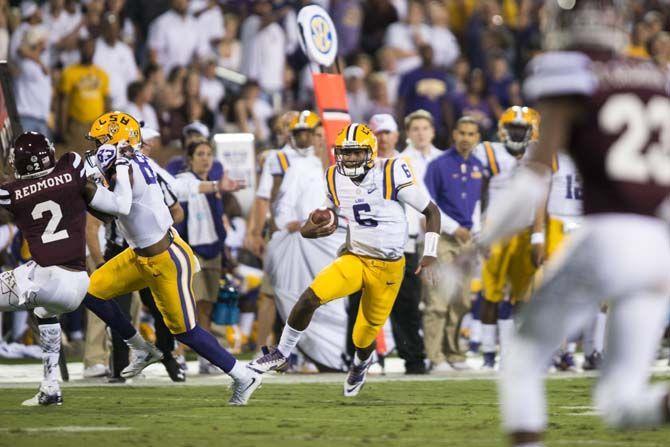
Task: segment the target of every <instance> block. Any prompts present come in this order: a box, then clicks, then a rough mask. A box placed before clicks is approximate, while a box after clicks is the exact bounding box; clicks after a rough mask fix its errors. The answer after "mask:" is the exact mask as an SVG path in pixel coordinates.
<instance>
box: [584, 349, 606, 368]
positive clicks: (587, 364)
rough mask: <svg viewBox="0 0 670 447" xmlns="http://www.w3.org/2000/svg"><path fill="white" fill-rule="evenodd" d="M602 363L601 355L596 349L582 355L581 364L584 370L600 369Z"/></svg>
mask: <svg viewBox="0 0 670 447" xmlns="http://www.w3.org/2000/svg"><path fill="white" fill-rule="evenodd" d="M602 363H603V355H602V354H601V353H600V352H598V351H593V352H592V353H591V354H589V355H587V356H586V357H584V364H583V365H582V369H583V370H584V371H593V370H596V369H600V366H601V365H602Z"/></svg>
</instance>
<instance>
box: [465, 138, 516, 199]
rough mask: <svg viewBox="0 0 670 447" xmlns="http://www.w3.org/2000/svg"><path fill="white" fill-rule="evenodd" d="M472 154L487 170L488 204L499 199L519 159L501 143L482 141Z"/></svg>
mask: <svg viewBox="0 0 670 447" xmlns="http://www.w3.org/2000/svg"><path fill="white" fill-rule="evenodd" d="M473 154H474V155H475V157H477V158H478V159H479V161H481V162H482V164H483V165H484V167H485V168H486V170H487V171H488V172H489V186H488V188H489V189H488V205H487V207H488V206H491V204H492V203H494V202H495V201H496V200H499V197H500V195H501V194H500V193H501V192H502V191H504V189H505V188H506V187H507V186H508V185H509V183H510V180H511V179H512V177H513V176H514V172H515V171H516V168H517V167H518V166H519V161H520V159H518V158H516V157H515V156H514V155H512V154H510V153H509V152H508V151H507V149H505V145H504V144H502V143H492V142H489V141H484V142H482V143H480V144H478V145H477V146H476V147H475V149H474V151H473Z"/></svg>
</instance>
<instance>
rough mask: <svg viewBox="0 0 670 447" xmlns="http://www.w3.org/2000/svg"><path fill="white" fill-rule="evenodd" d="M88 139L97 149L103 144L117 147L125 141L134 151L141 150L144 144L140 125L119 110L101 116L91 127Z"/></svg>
mask: <svg viewBox="0 0 670 447" xmlns="http://www.w3.org/2000/svg"><path fill="white" fill-rule="evenodd" d="M86 138H88V139H89V140H93V141H95V144H96V146H97V147H100V146H102V145H103V144H112V145H117V144H118V143H120V142H122V141H123V142H126V143H128V145H130V146H131V147H132V148H133V149H139V148H140V146H141V144H142V134H141V131H140V123H139V122H138V121H137V120H136V119H135V118H133V117H132V116H130V115H128V114H127V113H124V112H119V111H118V110H115V111H113V112H107V113H105V114H103V115H101V116H99V117H98V118H97V119H96V120H95V121H94V122H93V124H92V125H91V129H90V130H89V131H88V135H87V136H86Z"/></svg>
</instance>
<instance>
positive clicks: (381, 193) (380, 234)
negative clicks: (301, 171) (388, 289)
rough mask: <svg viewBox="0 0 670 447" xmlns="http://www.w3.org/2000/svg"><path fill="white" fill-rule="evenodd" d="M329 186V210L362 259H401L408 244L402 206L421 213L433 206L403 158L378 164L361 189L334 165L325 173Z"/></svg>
mask: <svg viewBox="0 0 670 447" xmlns="http://www.w3.org/2000/svg"><path fill="white" fill-rule="evenodd" d="M326 185H327V189H328V190H327V196H328V199H329V200H328V202H329V206H334V207H335V208H336V210H337V214H338V217H339V219H340V222H339V223H340V225H344V226H346V227H347V239H346V250H347V251H348V252H350V253H353V254H356V255H361V256H369V257H373V258H379V259H398V258H400V257H401V256H402V255H403V251H404V247H405V243H406V242H407V218H406V216H405V210H404V207H403V205H402V203H406V204H407V205H409V206H411V207H412V208H414V209H416V210H418V211H423V210H424V209H426V207H427V206H428V204H429V203H430V198H429V197H428V195H427V194H426V193H425V192H424V191H423V190H422V189H421V188H419V187H418V185H417V184H416V181H415V179H414V176H413V175H412V171H411V170H410V168H409V166H408V164H407V161H405V160H403V159H401V158H389V159H377V160H375V164H374V167H373V168H372V169H370V170H369V171H368V172H367V173H366V174H365V177H364V178H363V181H362V182H361V183H360V184H359V185H357V184H355V183H354V182H353V181H352V180H351V178H349V177H347V176H345V175H343V174H341V173H339V172H338V170H337V166H336V165H333V166H331V167H329V168H328V169H327V170H326Z"/></svg>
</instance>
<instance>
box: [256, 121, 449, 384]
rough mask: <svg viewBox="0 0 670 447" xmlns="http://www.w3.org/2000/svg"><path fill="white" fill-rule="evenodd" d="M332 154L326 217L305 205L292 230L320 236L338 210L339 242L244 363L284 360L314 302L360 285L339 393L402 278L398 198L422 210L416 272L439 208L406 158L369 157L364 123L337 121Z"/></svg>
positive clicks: (431, 241) (359, 377)
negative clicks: (269, 338) (277, 327)
mask: <svg viewBox="0 0 670 447" xmlns="http://www.w3.org/2000/svg"><path fill="white" fill-rule="evenodd" d="M335 156H336V164H335V165H333V166H330V167H329V168H328V169H327V170H326V183H327V187H328V191H327V197H328V199H327V206H328V213H329V215H330V218H326V219H323V221H321V222H319V223H315V221H314V218H315V214H316V212H313V213H312V216H311V217H310V219H309V220H308V221H307V222H306V223H305V224H304V225H303V227H302V228H301V229H300V232H301V234H302V235H303V237H306V238H317V237H323V236H328V235H330V234H332V233H333V232H334V231H335V229H336V227H337V217H336V215H339V216H340V218H342V219H344V220H345V221H346V224H347V243H346V246H345V247H344V250H343V252H342V253H341V255H340V257H338V258H337V259H336V260H335V261H333V262H332V263H331V264H330V265H328V266H327V267H326V268H324V269H323V270H321V272H319V274H318V275H317V276H316V278H315V279H314V281H313V282H312V284H311V285H310V287H309V288H308V289H307V290H306V291H305V292H304V293H303V294H302V295H301V296H300V298H299V300H298V302H297V303H296V305H295V306H294V307H293V310H292V311H291V314H290V315H289V318H288V321H287V323H286V326H285V327H284V331H283V333H282V336H281V339H280V341H279V345H278V346H277V348H276V349H273V350H271V351H269V352H267V354H265V355H264V356H262V357H260V358H258V359H256V360H254V361H253V362H251V363H250V364H249V366H250V367H251V368H252V369H254V370H256V371H258V372H267V371H272V370H281V369H282V368H284V367H285V366H286V363H287V359H288V357H289V355H290V353H291V351H292V350H293V349H294V348H295V346H296V344H297V343H298V341H299V340H300V337H301V335H302V332H303V331H304V330H305V329H306V328H307V326H308V325H309V322H310V320H311V319H312V315H313V314H314V312H315V311H316V309H317V308H319V306H321V305H322V304H325V303H327V302H328V301H331V300H334V299H337V298H341V297H345V296H348V295H351V294H352V293H354V292H357V291H359V290H361V289H363V295H362V297H361V304H360V308H359V311H358V316H357V318H356V323H355V325H354V330H353V335H352V338H353V342H354V345H355V346H356V355H355V356H354V361H353V363H352V365H351V368H350V369H349V373H348V374H347V378H346V380H345V382H344V395H345V396H356V395H357V394H358V393H359V392H360V390H361V388H362V387H363V385H364V383H365V376H366V374H367V371H368V368H369V367H370V365H371V364H372V356H371V354H372V352H373V351H374V349H375V338H376V336H377V333H378V332H379V330H380V329H381V328H382V326H383V325H384V323H385V322H386V320H387V319H388V316H389V314H390V313H391V309H392V308H393V303H394V302H395V299H396V296H397V294H398V290H399V289H400V284H401V283H402V278H403V274H404V267H405V259H404V257H403V249H404V246H405V243H406V242H407V219H406V217H405V211H404V208H403V204H407V205H409V206H411V207H412V208H414V209H416V210H417V211H419V212H421V213H422V214H423V215H424V216H426V241H425V247H424V252H423V258H422V259H421V261H420V263H419V268H418V269H417V271H416V273H417V274H418V273H419V272H421V271H422V270H424V271H425V273H424V274H426V275H428V276H429V277H430V276H431V275H432V273H433V268H432V264H433V263H434V262H435V261H436V256H437V241H438V239H439V231H440V212H439V210H438V208H437V206H436V205H435V204H434V203H433V202H431V201H430V199H429V197H428V195H427V194H426V193H425V192H424V191H423V190H422V189H421V188H419V187H418V186H417V184H416V181H415V179H414V176H413V174H412V171H411V170H410V168H409V165H408V164H407V162H405V161H404V160H402V159H399V158H391V159H386V160H384V159H378V158H377V139H376V138H375V136H374V134H373V133H372V131H371V130H370V129H368V127H367V126H365V125H363V124H358V123H353V124H351V125H349V126H347V127H345V128H344V129H342V130H341V131H340V132H339V134H338V136H337V138H336V140H335ZM317 211H318V210H317ZM321 213H323V211H321Z"/></svg>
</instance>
